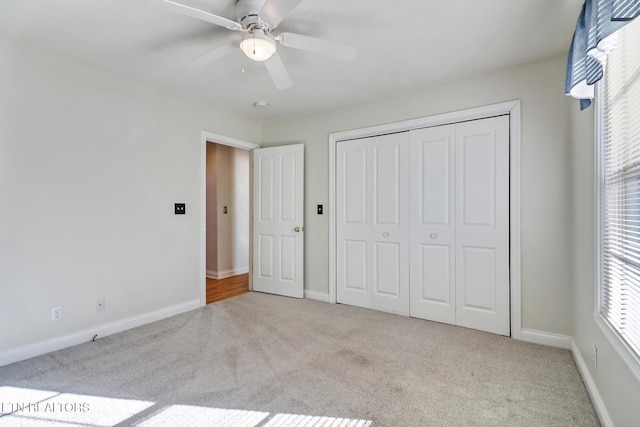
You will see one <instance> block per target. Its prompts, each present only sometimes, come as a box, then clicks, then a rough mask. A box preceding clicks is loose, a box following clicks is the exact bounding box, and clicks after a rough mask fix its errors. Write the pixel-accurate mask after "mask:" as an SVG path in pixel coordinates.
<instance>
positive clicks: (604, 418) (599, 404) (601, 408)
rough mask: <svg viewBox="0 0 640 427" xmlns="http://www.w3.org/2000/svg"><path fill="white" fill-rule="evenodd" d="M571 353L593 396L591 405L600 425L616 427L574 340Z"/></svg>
mask: <svg viewBox="0 0 640 427" xmlns="http://www.w3.org/2000/svg"><path fill="white" fill-rule="evenodd" d="M571 353H572V354H573V360H575V362H576V366H577V367H578V371H579V372H580V376H581V377H582V381H583V382H584V385H585V387H586V388H587V391H588V392H589V396H591V403H593V407H594V408H595V410H596V414H598V418H599V419H600V424H602V426H603V427H614V425H613V421H612V420H611V417H610V416H609V411H607V407H606V406H605V405H604V401H603V400H602V397H601V396H600V392H598V388H597V387H596V383H595V382H594V381H593V377H591V373H590V372H589V368H587V364H586V363H585V361H584V357H582V354H581V353H580V349H579V348H578V346H577V345H576V343H575V342H573V340H571Z"/></svg>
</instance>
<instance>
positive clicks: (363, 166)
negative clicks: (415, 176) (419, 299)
mask: <svg viewBox="0 0 640 427" xmlns="http://www.w3.org/2000/svg"><path fill="white" fill-rule="evenodd" d="M336 156H337V158H336V170H337V180H336V195H337V197H336V199H337V200H336V203H337V206H336V212H337V213H338V215H337V221H336V232H337V239H336V240H337V248H336V249H337V250H336V257H337V259H336V267H337V268H336V270H337V301H338V302H339V303H343V304H350V305H355V306H359V307H366V308H373V309H376V310H381V311H387V312H392V313H398V314H404V315H408V314H409V215H408V203H409V170H408V167H407V165H408V162H409V134H408V132H404V133H398V134H390V135H382V136H377V137H371V138H365V139H360V140H354V141H343V142H340V143H338V145H337V149H336Z"/></svg>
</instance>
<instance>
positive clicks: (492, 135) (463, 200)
mask: <svg viewBox="0 0 640 427" xmlns="http://www.w3.org/2000/svg"><path fill="white" fill-rule="evenodd" d="M509 291H510V288H509V117H508V116H501V117H494V118H490V119H484V120H475V121H470V122H465V123H460V124H458V125H456V324H457V325H460V326H465V327H469V328H474V329H480V330H484V331H488V332H493V333H496V334H501V335H509V334H510V321H509V308H510V304H509Z"/></svg>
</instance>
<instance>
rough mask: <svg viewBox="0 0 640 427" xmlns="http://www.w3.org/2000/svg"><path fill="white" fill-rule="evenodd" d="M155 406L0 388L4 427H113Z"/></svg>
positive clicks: (146, 403)
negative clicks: (58, 426)
mask: <svg viewBox="0 0 640 427" xmlns="http://www.w3.org/2000/svg"><path fill="white" fill-rule="evenodd" d="M151 406H153V402H146V401H142V400H131V399H116V398H111V397H101V396H87V395H81V394H73V393H59V392H55V391H46V390H36V389H27V388H16V387H6V386H1V387H0V409H1V410H2V416H1V417H0V426H21V427H22V426H41V425H44V424H46V425H51V426H55V425H61V426H62V425H63V426H67V427H68V426H76V425H77V426H95V427H108V426H113V425H116V424H118V423H121V422H122V421H125V420H126V419H128V418H131V417H132V416H134V415H136V414H138V413H140V412H142V411H144V410H145V409H147V408H149V407H151Z"/></svg>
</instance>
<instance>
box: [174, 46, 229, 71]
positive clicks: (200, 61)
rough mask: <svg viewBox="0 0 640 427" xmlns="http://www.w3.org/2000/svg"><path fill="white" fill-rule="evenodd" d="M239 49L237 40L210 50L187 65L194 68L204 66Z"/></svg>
mask: <svg viewBox="0 0 640 427" xmlns="http://www.w3.org/2000/svg"><path fill="white" fill-rule="evenodd" d="M237 49H238V44H237V43H236V42H231V43H227V44H223V45H222V46H218V47H216V48H215V49H213V50H212V51H209V52H208V53H205V54H204V55H202V56H201V57H199V58H196V59H194V60H193V61H191V62H189V63H188V64H187V65H186V66H185V67H186V68H189V69H192V70H193V69H197V68H201V67H204V66H205V65H209V64H211V63H212V62H215V61H217V60H218V59H220V58H222V57H223V56H226V55H228V54H230V53H231V52H234V51H235V50H237Z"/></svg>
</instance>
